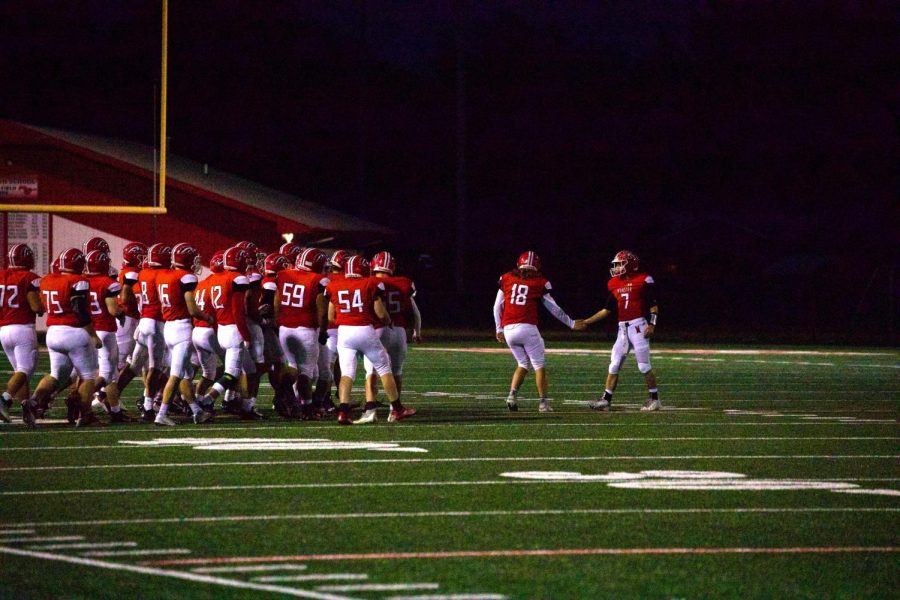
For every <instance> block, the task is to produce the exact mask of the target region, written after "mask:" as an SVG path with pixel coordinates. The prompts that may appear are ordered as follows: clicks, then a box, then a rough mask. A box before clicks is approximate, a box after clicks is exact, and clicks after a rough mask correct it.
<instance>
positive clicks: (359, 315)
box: [325, 277, 384, 326]
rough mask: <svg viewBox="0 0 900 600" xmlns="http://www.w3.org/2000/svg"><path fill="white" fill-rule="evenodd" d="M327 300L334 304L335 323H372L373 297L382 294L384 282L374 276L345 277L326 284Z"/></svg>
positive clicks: (376, 319)
mask: <svg viewBox="0 0 900 600" xmlns="http://www.w3.org/2000/svg"><path fill="white" fill-rule="evenodd" d="M325 293H326V294H327V295H328V300H329V301H330V302H331V303H332V304H334V308H335V311H334V313H335V324H336V325H338V326H341V325H374V324H375V323H377V322H378V321H379V319H378V316H377V315H376V314H375V308H374V305H375V298H376V297H377V296H383V295H384V284H382V283H380V282H379V281H377V280H376V279H375V278H374V277H345V278H344V279H341V280H339V281H332V282H330V283H329V284H328V287H327V288H326V292H325Z"/></svg>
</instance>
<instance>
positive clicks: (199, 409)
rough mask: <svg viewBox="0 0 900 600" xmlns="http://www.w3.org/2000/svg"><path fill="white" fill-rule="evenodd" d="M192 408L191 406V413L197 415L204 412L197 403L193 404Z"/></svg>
mask: <svg viewBox="0 0 900 600" xmlns="http://www.w3.org/2000/svg"><path fill="white" fill-rule="evenodd" d="M190 406H191V412H192V413H194V414H195V415H196V414H197V413H199V412H203V409H201V408H200V405H199V404H197V403H196V402H191V405H190Z"/></svg>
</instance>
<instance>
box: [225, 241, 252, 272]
mask: <svg viewBox="0 0 900 600" xmlns="http://www.w3.org/2000/svg"><path fill="white" fill-rule="evenodd" d="M249 261H250V254H249V253H248V252H247V251H246V250H245V249H243V248H238V247H237V246H232V247H231V248H229V249H228V250H226V251H225V254H223V255H222V267H223V268H224V269H225V270H226V271H237V272H238V273H246V272H247V263H248V262H249Z"/></svg>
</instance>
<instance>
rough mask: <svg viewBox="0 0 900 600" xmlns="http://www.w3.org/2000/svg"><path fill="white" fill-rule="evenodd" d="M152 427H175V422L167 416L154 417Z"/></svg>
mask: <svg viewBox="0 0 900 600" xmlns="http://www.w3.org/2000/svg"><path fill="white" fill-rule="evenodd" d="M153 424H154V425H160V426H162V427H175V421H173V420H172V419H170V418H169V417H168V416H163V415H156V419H155V420H154V421H153Z"/></svg>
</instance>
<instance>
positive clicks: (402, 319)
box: [375, 276, 416, 329]
mask: <svg viewBox="0 0 900 600" xmlns="http://www.w3.org/2000/svg"><path fill="white" fill-rule="evenodd" d="M376 279H377V280H378V281H379V282H381V283H383V284H384V304H385V306H387V309H388V313H389V314H390V315H391V320H392V321H393V323H394V326H395V327H403V328H404V329H405V328H407V327H411V326H412V317H411V315H412V302H411V300H412V298H413V296H415V295H416V284H414V283H413V281H412V279H410V278H409V277H400V276H397V277H394V276H391V277H377V278H376ZM375 326H376V327H381V326H382V325H381V322H380V321H379V322H378V323H376V325H375Z"/></svg>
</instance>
